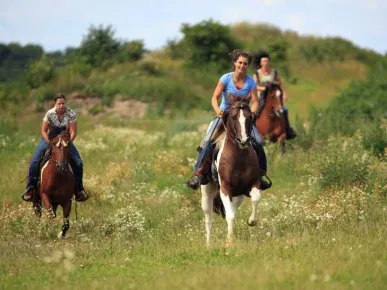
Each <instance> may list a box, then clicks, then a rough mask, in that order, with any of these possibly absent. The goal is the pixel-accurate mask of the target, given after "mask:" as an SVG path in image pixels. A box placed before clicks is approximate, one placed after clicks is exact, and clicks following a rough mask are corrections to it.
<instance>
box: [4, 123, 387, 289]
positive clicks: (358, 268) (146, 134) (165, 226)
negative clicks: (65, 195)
mask: <svg viewBox="0 0 387 290" xmlns="http://www.w3.org/2000/svg"><path fill="white" fill-rule="evenodd" d="M206 118H207V117H205V116H204V118H203V119H206ZM94 121H95V120H91V119H89V118H85V117H81V118H80V125H79V126H80V128H79V131H80V136H79V138H78V139H77V140H76V145H77V146H78V148H79V150H80V152H81V154H82V156H83V158H84V162H85V185H86V188H87V189H88V191H89V192H90V193H91V199H90V200H89V201H87V202H86V203H82V204H79V205H78V208H77V211H78V219H77V220H76V219H75V208H73V212H72V215H71V228H70V231H69V235H68V237H67V238H66V239H65V240H58V239H57V238H56V235H57V233H58V232H59V230H60V227H61V219H60V214H61V212H60V213H59V218H57V220H50V219H49V218H46V217H45V216H44V217H43V218H42V220H40V221H39V220H37V219H36V218H35V216H34V214H33V212H32V209H31V207H30V205H29V204H27V203H23V202H22V201H21V199H20V193H21V192H22V191H23V188H24V185H23V184H20V181H21V180H22V179H23V178H24V176H25V173H26V165H27V160H28V158H29V157H30V155H31V153H32V151H33V150H34V148H35V146H36V143H37V134H36V133H35V131H36V128H38V127H39V124H40V121H39V118H38V117H34V118H31V119H28V120H24V121H23V122H20V123H17V122H15V123H14V126H15V127H16V128H17V130H18V132H19V134H17V135H12V136H11V137H5V135H2V136H1V138H2V139H1V142H0V145H1V147H0V150H1V151H0V152H1V155H0V156H1V165H0V167H1V171H2V172H3V174H2V176H1V184H2V186H1V196H2V200H3V202H2V213H1V216H0V218H1V224H0V225H1V232H2V235H1V238H0V252H1V254H0V255H1V259H0V269H1V274H0V275H1V276H0V279H1V280H0V281H1V283H0V285H1V288H2V289H38V288H39V289H52V288H60V289H74V288H76V289H81V288H84V287H89V288H92V289H112V288H120V289H155V288H157V289H171V288H172V289H203V288H213V289H236V288H238V289H256V288H261V289H332V288H333V289H352V288H355V289H384V288H385V285H386V284H387V275H386V270H387V254H386V251H385V250H384V249H385V248H386V246H387V242H386V239H385V237H386V234H387V230H386V229H387V227H386V217H387V203H386V200H385V193H386V187H385V185H383V184H382V183H380V180H382V176H383V174H385V172H386V169H387V165H386V162H384V161H383V160H380V159H378V158H375V157H373V156H371V155H370V154H369V153H367V152H365V151H364V150H363V149H362V145H361V138H360V136H354V137H351V138H348V137H341V139H340V138H332V140H330V141H329V142H328V144H327V145H324V146H318V145H316V146H314V148H313V149H311V150H309V151H303V150H302V149H301V148H299V147H298V146H296V145H294V146H292V149H291V151H290V152H289V154H287V155H285V156H281V155H280V154H279V148H278V146H277V145H270V146H268V147H267V148H266V151H267V154H268V159H269V166H270V169H269V172H270V176H271V177H272V179H273V182H274V186H273V187H272V189H270V190H268V191H266V192H264V193H263V194H262V199H261V201H260V206H259V207H260V213H259V218H260V220H259V224H258V226H257V227H253V228H250V227H248V226H247V223H246V220H247V217H248V216H249V214H250V207H251V205H250V200H248V199H246V200H245V201H244V203H243V204H242V207H241V209H240V211H239V212H238V218H237V223H236V230H235V236H236V239H235V244H234V246H233V247H232V248H226V247H225V238H226V222H225V221H224V220H222V219H221V217H219V216H215V223H214V230H213V247H212V248H211V249H207V248H206V247H205V236H204V221H203V214H202V211H201V207H200V199H201V198H200V192H193V191H191V190H189V189H188V188H186V186H185V181H186V179H187V178H188V177H189V176H190V174H191V168H192V165H193V162H194V158H196V154H195V150H194V149H195V148H196V146H197V144H198V142H199V141H200V139H201V137H202V133H203V126H201V125H200V124H201V123H203V122H193V121H192V122H187V121H186V122H184V123H182V122H181V121H180V120H177V121H174V120H167V119H165V120H160V121H153V122H146V120H144V121H143V122H140V121H138V120H137V121H130V120H129V121H122V120H121V121H119V122H118V121H116V120H114V119H108V118H107V119H105V120H99V122H98V124H96V123H95V122H94ZM3 127H6V125H3ZM339 144H347V145H346V146H342V147H341V148H340V149H339V150H338V146H339V147H340V145H339ZM359 151H360V152H359ZM346 166H347V167H346ZM351 168H352V169H353V168H356V170H357V171H356V170H352V171H351ZM329 170H331V171H332V172H333V173H332V172H331V173H330V171H329ZM348 170H349V171H348ZM364 171H366V173H364V174H363V175H361V174H362V172H364ZM323 172H325V175H322V173H323ZM329 174H331V175H329ZM332 174H335V175H336V176H339V177H340V178H342V180H341V181H340V184H342V185H343V186H338V187H324V182H326V178H330V176H332ZM359 174H360V176H363V177H364V179H366V180H363V182H360V183H355V182H354V181H353V180H352V179H350V178H351V177H350V176H347V175H353V176H352V177H354V176H355V177H356V176H358V175H359ZM370 176H372V179H370V178H369V177H370ZM354 180H355V179H354ZM347 181H348V183H346V182H347Z"/></svg>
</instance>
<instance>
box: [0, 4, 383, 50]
mask: <svg viewBox="0 0 387 290" xmlns="http://www.w3.org/2000/svg"><path fill="white" fill-rule="evenodd" d="M183 2H185V3H183ZM210 18H212V19H214V20H216V21H219V22H221V23H223V24H232V23H236V22H241V21H249V22H251V23H261V22H263V23H269V24H272V25H275V26H277V27H279V28H281V29H283V30H285V29H290V30H294V31H297V32H298V33H299V34H301V35H316V36H341V37H343V38H346V39H348V40H351V41H352V42H354V43H355V44H357V45H359V46H360V47H364V48H370V49H373V50H375V51H377V52H380V53H386V52H387V29H386V27H387V1H386V0H364V1H360V0H352V1H351V0H292V1H290V0H239V1H238V0H194V1H188V0H187V1H182V0H176V1H175V0H159V1H157V0H136V1H132V0H110V1H107V0H93V1H91V0H65V1H60V0H12V1H10V0H0V42H3V43H4V42H5V43H9V42H11V41H17V42H19V43H21V44H26V43H37V44H40V45H42V46H43V47H44V49H45V50H47V51H52V50H57V49H60V50H63V49H64V48H66V47H68V46H79V45H80V43H81V41H82V37H83V36H84V35H85V34H86V33H87V29H88V27H89V26H90V25H99V24H103V25H108V24H111V25H112V26H113V27H114V28H115V30H116V37H117V38H120V39H125V40H132V39H143V40H144V42H145V45H146V47H147V48H149V49H157V48H160V47H162V46H163V45H164V44H165V43H166V41H167V40H168V39H175V38H177V39H178V38H179V37H181V34H180V32H179V30H180V27H181V24H182V23H190V24H195V23H198V22H200V21H202V20H205V19H210Z"/></svg>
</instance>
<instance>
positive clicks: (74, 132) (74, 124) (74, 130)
mask: <svg viewBox="0 0 387 290" xmlns="http://www.w3.org/2000/svg"><path fill="white" fill-rule="evenodd" d="M75 137H77V122H71V123H70V141H71V142H73V141H74V139H75Z"/></svg>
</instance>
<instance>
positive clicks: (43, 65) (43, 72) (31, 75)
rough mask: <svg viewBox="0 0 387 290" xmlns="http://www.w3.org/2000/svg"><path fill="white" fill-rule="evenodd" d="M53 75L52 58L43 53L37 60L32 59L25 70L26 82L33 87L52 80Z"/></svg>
mask: <svg viewBox="0 0 387 290" xmlns="http://www.w3.org/2000/svg"><path fill="white" fill-rule="evenodd" d="M54 75H55V65H54V62H53V60H52V59H50V58H48V57H47V56H46V55H43V56H42V57H41V58H40V59H39V60H37V61H34V62H33V63H32V64H31V65H30V67H29V69H28V72H27V75H26V81H27V84H28V85H29V86H30V87H31V88H33V89H35V88H38V87H40V86H41V85H42V84H44V83H46V82H48V81H50V80H52V79H53V78H54Z"/></svg>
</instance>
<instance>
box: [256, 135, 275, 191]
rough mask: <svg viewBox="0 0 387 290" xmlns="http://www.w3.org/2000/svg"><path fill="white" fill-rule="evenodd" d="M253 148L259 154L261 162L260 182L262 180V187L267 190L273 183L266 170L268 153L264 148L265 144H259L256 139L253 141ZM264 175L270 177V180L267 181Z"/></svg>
mask: <svg viewBox="0 0 387 290" xmlns="http://www.w3.org/2000/svg"><path fill="white" fill-rule="evenodd" d="M252 144H253V148H254V150H255V152H256V153H257V155H258V162H259V169H258V170H259V176H260V177H259V182H260V189H261V190H266V189H269V188H270V187H271V185H272V183H271V181H270V179H269V178H268V177H267V174H266V171H267V160H266V154H265V150H264V149H263V146H262V145H261V144H258V142H256V141H255V140H254V139H253V141H252ZM264 177H266V178H267V179H269V182H267V181H266V180H265V179H264Z"/></svg>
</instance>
